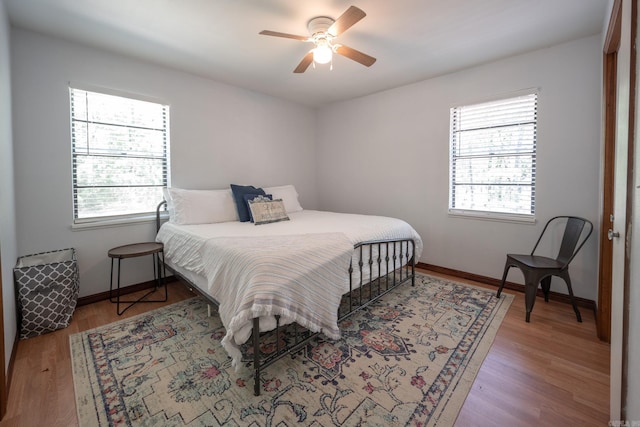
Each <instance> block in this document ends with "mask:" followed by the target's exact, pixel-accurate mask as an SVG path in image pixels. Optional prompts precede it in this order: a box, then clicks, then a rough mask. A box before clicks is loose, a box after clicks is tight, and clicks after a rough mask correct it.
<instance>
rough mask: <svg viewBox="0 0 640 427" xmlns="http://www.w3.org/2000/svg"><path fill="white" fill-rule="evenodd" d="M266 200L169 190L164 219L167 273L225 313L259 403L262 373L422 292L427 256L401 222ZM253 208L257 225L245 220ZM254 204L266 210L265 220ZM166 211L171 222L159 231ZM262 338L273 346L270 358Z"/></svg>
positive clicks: (290, 191)
mask: <svg viewBox="0 0 640 427" xmlns="http://www.w3.org/2000/svg"><path fill="white" fill-rule="evenodd" d="M232 188H234V187H232ZM250 188H253V189H255V187H250ZM260 190H262V189H260ZM247 191H249V192H250V191H252V190H250V189H249V190H247ZM264 193H265V194H266V195H268V196H270V197H271V200H268V199H266V198H264V197H262V196H260V197H258V198H254V199H253V200H250V199H248V198H247V197H244V196H243V197H235V196H238V195H237V194H235V195H234V193H233V191H229V190H212V191H209V192H208V191H206V190H200V191H198V190H180V189H175V190H170V191H168V192H166V193H165V199H169V200H168V201H163V202H162V203H160V205H159V206H158V211H157V217H156V219H157V226H158V233H157V237H156V240H157V241H158V242H161V243H163V244H164V258H165V265H166V267H168V268H169V270H171V271H172V272H173V273H174V274H175V275H176V276H177V277H178V278H180V279H181V280H182V281H184V282H186V283H187V284H188V286H190V287H191V289H193V290H194V291H196V292H197V293H199V294H201V295H203V296H204V297H205V298H206V299H207V300H209V301H210V302H211V303H212V304H214V305H216V306H217V307H218V313H219V315H220V318H221V320H222V324H223V325H224V327H225V330H226V335H225V337H224V338H223V340H222V345H223V347H224V348H225V350H226V351H227V353H228V354H229V356H230V357H231V359H232V364H233V365H234V366H235V367H236V369H237V368H239V367H240V366H241V365H242V364H243V362H246V361H247V360H246V356H248V355H249V356H251V358H250V364H252V368H253V374H254V393H255V395H259V394H260V372H261V370H263V369H265V368H266V367H268V366H269V365H271V364H272V363H274V362H275V361H277V360H278V359H280V358H282V357H284V356H286V355H287V354H290V353H292V352H296V351H298V350H299V349H300V348H302V346H303V345H305V343H307V342H308V341H309V340H310V339H312V338H314V337H315V336H316V335H317V334H319V333H322V334H324V335H325V336H326V337H328V338H329V339H338V338H339V337H340V330H339V327H338V323H339V322H340V321H341V320H343V319H344V318H346V317H347V316H349V315H351V314H352V313H353V312H355V311H357V310H359V309H361V308H363V307H365V306H367V305H368V304H370V303H372V302H373V301H375V300H376V299H378V298H380V297H381V296H382V295H384V294H386V293H388V292H390V291H391V290H393V289H394V288H395V287H396V286H399V285H400V284H403V283H406V282H411V284H412V285H414V284H415V271H414V267H415V260H416V259H417V258H418V257H419V256H420V254H421V252H422V240H421V239H420V236H419V235H418V233H417V232H416V231H415V230H414V229H413V228H412V227H411V226H410V225H409V224H407V223H406V222H404V221H402V220H399V219H395V218H388V217H381V216H368V215H355V214H340V213H334V212H322V211H314V210H303V209H302V207H301V206H300V204H299V202H298V195H297V192H296V191H295V188H294V187H293V186H282V187H271V188H265V189H264ZM254 196H255V195H254ZM251 197H253V196H251ZM205 199H206V202H203V201H204V200H205ZM245 200H249V202H247V204H246V207H247V208H248V210H249V213H251V211H252V210H253V211H254V213H255V215H256V217H255V218H253V217H251V218H250V219H251V221H253V220H254V219H255V222H251V221H241V217H242V215H243V212H242V211H240V207H242V206H245V205H244V202H245ZM256 206H262V207H264V206H266V207H268V209H267V210H268V212H267V213H266V214H265V215H266V216H264V217H263V215H262V213H261V211H260V210H258V209H256ZM273 206H276V207H277V208H279V210H278V209H275V210H274V209H272V207H273ZM165 207H166V208H167V210H168V211H169V215H170V220H169V221H168V222H165V223H164V224H161V220H160V216H161V211H162V210H163V209H164V208H165ZM234 207H235V208H236V209H233V208H234ZM205 211H206V212H208V214H204V213H203V212H205ZM274 212H275V214H274ZM246 213H247V212H246V211H244V214H246ZM249 216H251V215H249ZM265 218H266V219H265ZM274 218H280V219H274ZM255 331H259V333H255ZM269 334H271V336H269ZM283 335H284V336H286V340H283V339H281V338H280V337H281V336H283ZM273 336H275V340H274V338H273ZM261 340H270V341H271V342H275V347H273V348H272V346H268V347H269V351H266V350H265V348H266V346H264V345H261ZM281 343H282V345H281ZM243 356H244V357H245V359H244V360H243Z"/></svg>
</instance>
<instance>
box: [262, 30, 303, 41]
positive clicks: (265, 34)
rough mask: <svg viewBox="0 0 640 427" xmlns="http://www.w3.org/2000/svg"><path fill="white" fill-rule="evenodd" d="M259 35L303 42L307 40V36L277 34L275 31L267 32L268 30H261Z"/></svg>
mask: <svg viewBox="0 0 640 427" xmlns="http://www.w3.org/2000/svg"><path fill="white" fill-rule="evenodd" d="M259 34H262V35H263V36H274V37H284V38H287V39H294V40H301V41H303V42H306V41H307V40H309V37H307V36H297V35H295V34H287V33H279V32H277V31H269V30H262V31H260V33H259Z"/></svg>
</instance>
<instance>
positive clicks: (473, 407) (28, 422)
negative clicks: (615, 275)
mask: <svg viewBox="0 0 640 427" xmlns="http://www.w3.org/2000/svg"><path fill="white" fill-rule="evenodd" d="M425 272H426V273H428V274H433V275H436V276H441V277H445V278H449V279H452V280H457V281H461V282H466V283H472V284H476V285H480V286H482V285H481V284H478V283H475V282H471V281H468V280H460V279H457V278H454V277H447V276H443V275H440V274H436V273H432V272H428V271H425ZM487 287H488V286H487ZM505 292H511V291H505ZM514 295H515V296H516V297H515V300H514V302H513V304H512V305H511V307H510V308H509V312H508V313H507V315H506V317H505V319H504V321H503V323H502V325H501V327H500V330H499V331H498V335H497V337H496V339H495V341H494V343H493V346H492V347H491V350H490V352H489V354H488V355H487V357H486V359H485V361H484V363H483V365H482V368H481V369H480V372H479V373H478V376H477V378H476V380H475V382H474V384H473V387H472V389H471V391H470V393H469V395H468V396H467V399H466V401H465V403H464V406H463V407H462V410H461V412H460V414H459V416H458V420H457V421H456V426H462V427H464V426H510V427H511V426H606V425H607V423H608V421H609V416H608V412H609V345H608V344H605V343H602V342H600V341H598V339H597V338H596V327H595V320H594V314H593V313H591V312H589V311H587V310H585V309H582V310H581V312H582V318H583V323H577V322H576V319H575V315H574V314H573V310H572V309H571V307H570V306H569V305H566V304H562V303H556V302H549V303H545V302H544V300H542V299H541V298H538V300H537V301H536V306H535V307H534V309H533V312H532V315H531V323H525V321H524V295H523V294H520V293H514ZM190 296H192V294H191V293H190V292H189V291H188V290H187V288H186V287H185V286H183V285H182V284H180V283H177V282H174V283H172V284H170V285H169V301H168V302H167V303H150V304H138V305H136V306H134V307H132V308H131V309H129V310H128V311H126V312H125V314H124V315H123V316H117V315H116V310H115V306H114V305H113V304H111V303H109V302H108V301H102V302H99V303H95V304H91V305H86V306H82V307H79V308H78V309H77V310H76V312H75V314H74V316H73V321H72V322H71V325H70V326H69V327H68V328H66V329H63V330H60V331H56V332H53V333H49V334H46V335H42V336H39V337H35V338H30V339H28V340H23V341H20V342H19V344H18V348H17V353H16V359H15V366H14V373H13V378H12V382H11V385H10V390H9V402H8V408H7V415H6V416H5V418H4V419H3V420H2V422H0V425H1V426H3V427H4V426H7V427H8V426H21V427H25V426H29V427H30V426H34V427H35V426H48V427H56V426H61V427H62V426H64V427H69V426H77V425H78V422H77V419H76V409H75V397H74V391H73V378H72V374H71V360H70V353H69V335H70V334H74V333H77V332H80V331H84V330H87V329H91V328H95V327H97V326H101V325H104V324H107V323H110V322H113V321H116V320H119V319H122V318H127V317H131V316H135V315H137V314H140V313H143V312H145V311H148V310H152V309H154V308H158V307H160V306H163V305H166V304H170V303H173V302H177V301H181V300H183V299H186V298H189V297H190Z"/></svg>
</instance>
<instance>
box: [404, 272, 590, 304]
mask: <svg viewBox="0 0 640 427" xmlns="http://www.w3.org/2000/svg"><path fill="white" fill-rule="evenodd" d="M416 267H418V268H422V269H425V270H430V271H433V272H435V273H441V274H446V275H449V276H455V277H459V278H461V279H467V280H473V281H474V282H480V283H484V284H485V285H489V286H494V287H496V288H498V287H499V286H500V282H501V280H499V279H494V278H492V277H487V276H481V275H479V274H474V273H467V272H466V271H460V270H454V269H452V268H447V267H440V266H437V265H433V264H427V263H424V262H418V263H416ZM504 287H505V288H506V289H510V290H512V291H517V292H522V293H524V285H520V284H518V283H513V282H505V284H504ZM538 296H540V297H544V294H543V293H542V289H538ZM549 300H550V301H557V302H562V303H565V304H571V299H570V298H569V295H566V294H561V293H558V292H553V291H551V292H549ZM575 300H576V304H577V305H578V306H580V307H584V308H587V309H589V310H592V311H594V312H595V311H596V309H597V305H596V303H595V301H592V300H589V299H586V298H580V297H575Z"/></svg>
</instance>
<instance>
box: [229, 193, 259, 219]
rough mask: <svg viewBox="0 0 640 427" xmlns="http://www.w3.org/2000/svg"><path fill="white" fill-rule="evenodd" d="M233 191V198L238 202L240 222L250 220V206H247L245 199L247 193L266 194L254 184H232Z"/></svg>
mask: <svg viewBox="0 0 640 427" xmlns="http://www.w3.org/2000/svg"><path fill="white" fill-rule="evenodd" d="M231 192H232V193H233V198H234V200H235V202H236V209H237V211H238V219H239V220H240V222H247V221H249V219H250V217H249V208H248V207H247V203H246V202H245V201H244V195H245V194H255V195H262V196H264V195H265V194H267V193H265V192H264V190H263V189H262V188H256V187H254V186H253V185H236V184H231Z"/></svg>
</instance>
